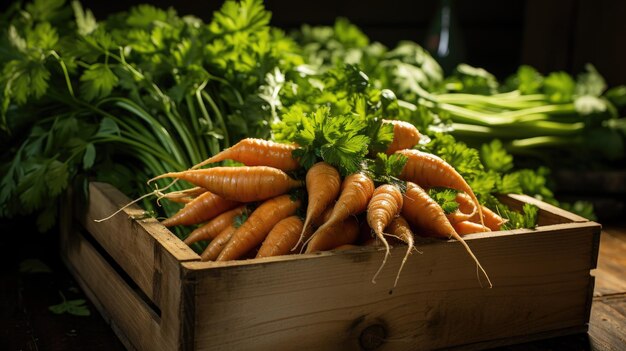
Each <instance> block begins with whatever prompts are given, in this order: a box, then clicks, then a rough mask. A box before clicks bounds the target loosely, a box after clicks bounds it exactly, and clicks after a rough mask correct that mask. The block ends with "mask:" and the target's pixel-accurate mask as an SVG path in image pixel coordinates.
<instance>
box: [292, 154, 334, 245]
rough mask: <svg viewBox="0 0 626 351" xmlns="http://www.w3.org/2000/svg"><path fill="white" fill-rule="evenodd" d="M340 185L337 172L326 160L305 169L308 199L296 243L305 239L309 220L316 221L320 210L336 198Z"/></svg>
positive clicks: (322, 210) (320, 213) (320, 212)
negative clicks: (298, 238) (304, 216)
mask: <svg viewBox="0 0 626 351" xmlns="http://www.w3.org/2000/svg"><path fill="white" fill-rule="evenodd" d="M340 187H341V177H340V176H339V172H338V171H337V169H335V167H333V166H331V165H329V164H328V163H326V162H318V163H316V164H314V165H313V167H311V168H310V169H309V170H308V171H307V173H306V190H307V193H308V197H309V200H308V205H307V208H306V218H305V219H304V225H303V227H302V233H301V234H300V240H298V244H300V243H301V242H302V240H305V239H304V232H305V231H306V230H308V229H309V226H310V225H311V221H316V220H317V219H318V218H319V217H320V216H321V215H322V212H324V210H325V209H326V208H327V207H328V206H329V205H330V204H331V203H332V202H333V201H335V199H337V196H338V195H339V190H340Z"/></svg>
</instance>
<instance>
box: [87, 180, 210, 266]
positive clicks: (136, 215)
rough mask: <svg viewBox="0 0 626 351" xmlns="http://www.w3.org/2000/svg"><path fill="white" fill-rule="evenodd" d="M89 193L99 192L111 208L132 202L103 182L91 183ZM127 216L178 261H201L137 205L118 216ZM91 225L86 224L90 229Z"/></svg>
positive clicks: (131, 206) (193, 252) (198, 256)
mask: <svg viewBox="0 0 626 351" xmlns="http://www.w3.org/2000/svg"><path fill="white" fill-rule="evenodd" d="M89 191H90V192H91V191H97V192H99V193H100V194H102V195H103V196H104V197H105V198H106V199H108V200H109V201H110V204H111V206H113V207H118V208H121V207H122V206H124V205H126V204H128V203H130V202H131V201H132V200H131V199H130V198H128V196H126V195H125V194H123V193H122V192H121V191H119V190H118V189H117V188H116V187H114V186H112V185H110V184H108V183H101V182H91V183H89ZM122 214H124V215H126V216H127V217H128V218H129V219H130V220H133V221H135V223H137V224H138V225H139V226H140V227H141V228H142V229H143V230H144V231H145V232H146V233H148V234H149V235H150V236H152V237H153V238H154V240H156V241H157V242H158V243H159V244H161V246H162V247H163V248H164V249H165V251H167V252H168V253H169V254H170V255H172V256H174V257H175V258H176V259H177V260H178V261H196V260H197V261H199V260H200V255H198V254H197V253H196V252H195V251H193V250H192V249H191V248H190V247H189V246H187V245H186V244H185V243H184V242H183V241H182V240H180V239H179V238H178V237H177V236H176V235H174V233H172V232H171V231H170V230H169V229H167V228H166V227H165V226H163V225H162V224H161V223H160V222H159V221H158V220H156V218H144V217H145V211H144V210H143V209H142V208H141V207H139V206H138V205H137V204H132V205H130V206H128V207H126V208H125V209H124V210H122V212H121V213H118V214H116V216H120V215H122ZM89 225H91V223H85V227H87V228H88V227H89Z"/></svg>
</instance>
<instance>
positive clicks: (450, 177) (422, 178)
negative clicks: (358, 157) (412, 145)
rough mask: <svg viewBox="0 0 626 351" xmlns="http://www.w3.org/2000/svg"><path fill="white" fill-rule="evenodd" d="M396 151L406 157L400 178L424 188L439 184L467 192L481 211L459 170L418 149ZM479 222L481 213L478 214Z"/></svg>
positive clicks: (479, 210)
mask: <svg viewBox="0 0 626 351" xmlns="http://www.w3.org/2000/svg"><path fill="white" fill-rule="evenodd" d="M396 153H399V154H402V155H404V156H406V157H407V159H408V160H407V162H406V164H405V165H404V168H403V169H402V173H401V174H400V179H402V180H406V181H409V182H413V183H416V184H419V185H420V186H422V187H424V188H430V187H434V186H441V187H446V188H452V189H455V190H459V191H463V192H465V193H467V194H468V195H469V196H470V197H471V198H472V200H473V201H474V204H475V205H476V207H477V208H478V212H479V213H481V208H480V203H479V202H478V199H477V198H476V195H474V191H472V188H471V187H470V186H469V184H467V182H466V181H465V179H463V177H462V176H461V175H460V174H459V172H457V171H456V169H454V167H452V166H450V164H448V163H447V162H446V161H444V160H442V159H441V158H440V157H438V156H435V155H433V154H429V153H427V152H422V151H419V150H414V149H411V150H400V151H397V152H396ZM480 218H481V224H483V223H482V214H480Z"/></svg>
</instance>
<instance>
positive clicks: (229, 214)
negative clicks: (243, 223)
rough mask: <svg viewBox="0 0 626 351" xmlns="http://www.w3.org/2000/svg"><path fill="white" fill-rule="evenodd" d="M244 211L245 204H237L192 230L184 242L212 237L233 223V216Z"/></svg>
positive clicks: (191, 242)
mask: <svg viewBox="0 0 626 351" xmlns="http://www.w3.org/2000/svg"><path fill="white" fill-rule="evenodd" d="M244 211H246V206H239V207H237V208H235V209H232V210H230V211H226V212H224V213H222V214H220V215H219V216H217V217H215V218H213V219H212V220H210V221H209V222H208V223H206V224H204V225H203V226H201V227H198V228H196V229H195V230H194V231H192V232H191V233H190V234H189V235H188V236H187V238H186V239H185V244H187V245H191V244H193V243H195V242H198V241H201V240H209V239H214V238H215V237H216V236H217V235H218V234H219V233H220V232H221V231H222V230H224V228H226V227H228V226H229V225H230V224H232V223H233V220H234V218H235V217H237V216H239V215H240V214H242V213H243V212H244Z"/></svg>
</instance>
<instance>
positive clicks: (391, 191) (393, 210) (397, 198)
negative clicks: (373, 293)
mask: <svg viewBox="0 0 626 351" xmlns="http://www.w3.org/2000/svg"><path fill="white" fill-rule="evenodd" d="M402 202H403V201H402V193H401V192H400V189H398V187H397V186H394V185H391V184H384V185H381V186H379V187H378V188H376V190H374V193H373V195H372V198H371V200H370V202H369V204H368V206H367V223H368V224H369V226H370V228H372V230H373V231H374V233H375V234H376V236H377V237H378V239H379V240H380V241H381V242H382V243H383V245H384V246H385V257H384V258H383V262H382V263H381V265H380V267H379V268H378V271H376V274H374V277H373V278H372V283H376V277H378V274H379V273H380V271H381V270H382V269H383V266H384V265H385V263H387V257H388V256H389V251H390V249H389V243H387V240H386V239H385V236H384V235H383V230H385V228H386V227H387V226H388V225H389V223H391V221H392V220H393V218H394V217H396V216H397V215H398V214H399V213H400V210H401V209H402Z"/></svg>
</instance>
